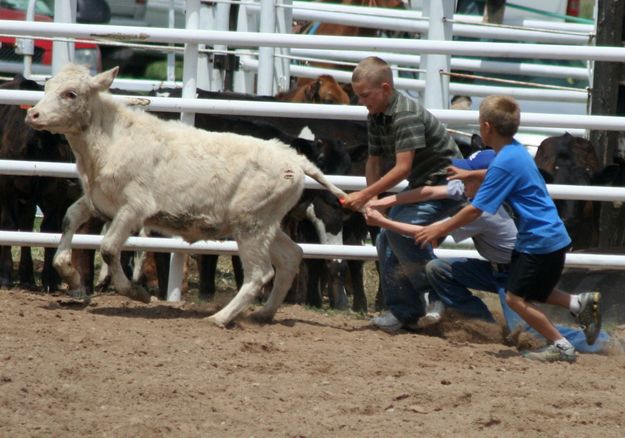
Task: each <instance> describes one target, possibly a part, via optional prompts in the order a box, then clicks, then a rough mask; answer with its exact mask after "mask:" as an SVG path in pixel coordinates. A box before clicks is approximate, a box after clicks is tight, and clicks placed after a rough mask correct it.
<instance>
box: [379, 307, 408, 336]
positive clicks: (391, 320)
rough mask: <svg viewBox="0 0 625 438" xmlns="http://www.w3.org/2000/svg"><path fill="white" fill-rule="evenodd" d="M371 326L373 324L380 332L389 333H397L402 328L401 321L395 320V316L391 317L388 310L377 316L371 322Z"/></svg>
mask: <svg viewBox="0 0 625 438" xmlns="http://www.w3.org/2000/svg"><path fill="white" fill-rule="evenodd" d="M371 324H373V325H374V326H376V327H377V328H379V329H380V330H384V331H385V332H389V333H395V332H398V331H399V329H401V326H402V323H401V321H400V320H399V319H397V318H396V317H395V315H393V314H392V313H391V311H389V310H387V311H386V312H384V313H383V314H381V315H379V316H376V317H374V318H373V319H372V320H371Z"/></svg>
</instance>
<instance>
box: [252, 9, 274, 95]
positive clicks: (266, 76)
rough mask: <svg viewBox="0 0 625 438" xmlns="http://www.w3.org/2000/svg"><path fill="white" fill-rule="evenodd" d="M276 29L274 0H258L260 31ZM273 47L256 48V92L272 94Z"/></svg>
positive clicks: (270, 31)
mask: <svg viewBox="0 0 625 438" xmlns="http://www.w3.org/2000/svg"><path fill="white" fill-rule="evenodd" d="M275 30H276V7H275V2H274V0H260V31H261V32H266V33H273V32H275ZM273 53H274V49H273V47H259V49H258V79H257V85H256V88H257V94H259V95H261V96H263V95H264V96H270V95H273V94H274V93H273V73H274V64H273Z"/></svg>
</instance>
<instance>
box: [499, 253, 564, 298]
mask: <svg viewBox="0 0 625 438" xmlns="http://www.w3.org/2000/svg"><path fill="white" fill-rule="evenodd" d="M568 248H569V247H568V245H567V246H566V247H564V248H562V249H559V250H557V251H554V252H550V253H547V254H525V253H521V252H517V251H512V260H511V262H510V275H509V276H508V290H509V291H510V292H512V293H513V294H515V295H517V296H520V297H523V298H524V299H525V300H527V301H538V302H541V303H544V302H545V301H547V298H548V297H549V295H550V294H551V291H552V290H553V288H554V287H555V286H556V284H558V281H559V280H560V275H561V274H562V269H563V268H564V259H565V258H566V252H567V251H568Z"/></svg>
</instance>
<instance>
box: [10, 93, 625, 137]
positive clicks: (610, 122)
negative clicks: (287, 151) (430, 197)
mask: <svg viewBox="0 0 625 438" xmlns="http://www.w3.org/2000/svg"><path fill="white" fill-rule="evenodd" d="M42 96H43V92H40V91H23V90H0V103H6V104H13V105H21V104H35V103H36V102H38V101H39V100H40V99H41V97H42ZM114 98H116V99H122V100H125V101H126V102H127V103H130V104H135V105H140V106H142V107H144V108H145V109H147V110H150V111H167V112H194V113H205V114H233V115H235V114H238V115H241V114H245V115H252V116H263V115H264V116H272V117H302V118H317V119H345V120H365V118H366V109H365V108H364V107H361V106H351V105H322V106H320V105H318V104H314V103H309V104H307V103H297V104H294V103H286V102H255V101H234V100H216V99H193V98H171V97H137V96H121V95H116V96H114ZM431 112H432V114H434V115H435V116H436V117H437V118H439V119H440V120H441V121H442V122H444V123H449V124H467V125H470V124H473V125H475V124H477V122H478V112H477V111H469V110H466V111H465V110H463V111H458V110H445V109H439V110H437V109H433V110H431ZM521 125H522V126H523V127H550V128H564V129H567V128H579V129H602V130H608V131H620V130H622V129H623V126H625V117H617V116H586V115H565V114H542V113H523V114H521Z"/></svg>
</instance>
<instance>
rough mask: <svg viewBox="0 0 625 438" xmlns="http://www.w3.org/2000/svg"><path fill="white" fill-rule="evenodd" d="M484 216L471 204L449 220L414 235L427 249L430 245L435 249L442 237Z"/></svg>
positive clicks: (432, 225)
mask: <svg viewBox="0 0 625 438" xmlns="http://www.w3.org/2000/svg"><path fill="white" fill-rule="evenodd" d="M481 215H482V210H480V209H478V208H475V207H474V206H472V205H471V204H469V205H467V206H466V207H464V208H463V209H462V210H460V211H459V212H458V213H456V214H455V215H454V216H452V217H451V218H450V219H449V220H446V221H441V222H435V223H433V224H431V225H428V226H425V227H422V228H421V229H420V230H418V231H416V232H415V233H414V238H415V240H416V241H417V243H418V242H420V243H421V246H422V247H425V246H426V245H427V244H428V243H429V244H431V245H432V246H433V247H435V246H436V245H437V244H438V241H439V240H440V238H441V237H443V236H446V235H448V234H449V233H451V232H452V231H454V230H456V229H458V228H460V227H462V226H464V225H466V224H469V223H471V222H473V221H474V220H475V219H477V218H478V217H480V216H481Z"/></svg>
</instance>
